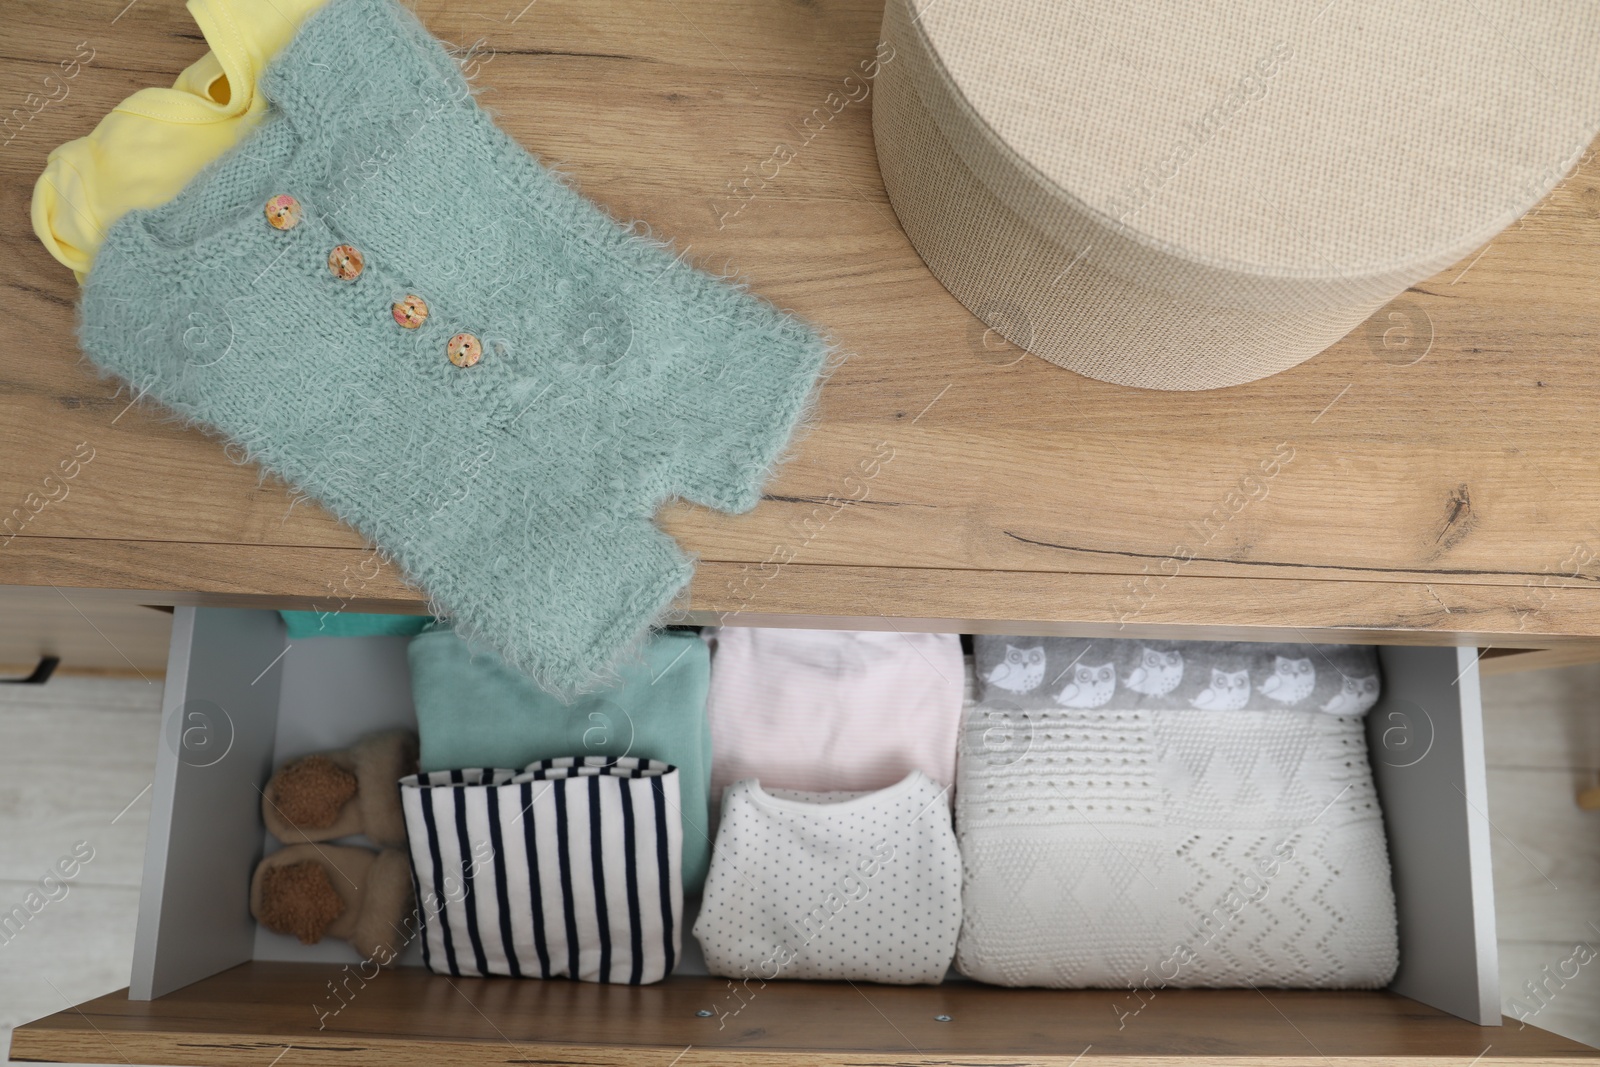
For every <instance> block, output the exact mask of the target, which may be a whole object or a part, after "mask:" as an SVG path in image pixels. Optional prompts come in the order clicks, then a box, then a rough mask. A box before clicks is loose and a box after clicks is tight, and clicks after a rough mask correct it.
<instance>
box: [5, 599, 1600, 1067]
mask: <svg viewBox="0 0 1600 1067" xmlns="http://www.w3.org/2000/svg"><path fill="white" fill-rule="evenodd" d="M1381 656H1382V660H1383V668H1384V677H1385V695H1384V698H1383V700H1382V702H1381V703H1380V704H1379V705H1378V706H1377V707H1376V708H1374V709H1373V710H1372V712H1371V713H1370V714H1369V718H1368V737H1369V743H1370V750H1371V756H1372V762H1373V769H1374V774H1375V778H1376V782H1377V786H1378V790H1379V793H1380V796H1381V799H1382V803H1383V808H1384V818H1385V824H1386V828H1387V831H1388V835H1389V845H1390V853H1391V859H1392V863H1393V867H1394V877H1395V890H1396V896H1397V903H1398V914H1399V921H1400V939H1401V967H1400V971H1399V973H1398V975H1397V977H1396V979H1395V981H1394V984H1393V986H1392V987H1391V990H1390V991H1389V992H1383V993H1357V992H1307V991H1292V992H1291V991H1281V990H1266V991H1260V990H1244V991H1238V990H1159V991H1158V992H1157V993H1156V994H1150V993H1148V992H1146V993H1144V994H1143V996H1142V997H1141V1000H1140V1002H1139V1004H1137V1005H1130V1004H1125V1003H1123V1001H1124V1000H1126V999H1128V998H1130V997H1132V996H1135V994H1133V993H1131V992H1129V991H1108V990H1082V991H1047V990H1006V989H997V988H993V987H988V986H983V985H980V984H978V983H972V982H965V981H951V982H946V983H945V984H944V985H942V986H938V987H909V988H900V987H884V986H876V985H853V984H850V983H844V984H833V983H803V982H787V983H786V982H772V983H766V984H762V983H760V982H759V980H755V979H752V980H751V981H749V982H746V983H743V984H736V983H731V982H728V981H726V980H724V979H720V978H709V977H705V976H704V974H705V972H704V970H703V965H702V964H701V963H700V961H699V958H698V951H697V950H696V948H695V946H694V944H693V941H692V938H687V937H686V938H685V949H686V959H685V962H684V965H683V966H682V967H680V970H679V973H678V974H677V975H675V976H674V977H673V978H672V979H669V980H668V981H667V982H665V983H662V984H661V985H658V986H650V987H643V988H628V987H602V986H590V985H584V984H579V983H567V982H543V983H542V982H537V981H524V982H516V981H509V980H474V979H456V980H450V979H445V978H440V977H435V976H433V975H430V974H427V973H426V972H424V971H421V970H420V969H412V968H401V969H400V970H398V971H395V972H391V973H383V974H379V975H377V976H376V977H374V976H372V975H371V973H370V972H368V973H367V974H365V975H363V974H362V973H361V971H360V970H359V968H358V967H357V966H356V965H357V964H358V963H359V958H358V956H357V954H356V953H355V951H354V950H353V949H351V948H350V947H349V946H347V945H346V944H345V943H344V942H339V941H331V942H325V943H323V944H320V945H315V946H305V945H301V944H299V943H298V942H296V941H294V940H292V939H290V938H285V937H280V936H278V935H275V934H272V933H269V932H267V931H265V930H262V929H260V928H258V927H257V926H256V924H255V923H254V922H253V921H252V920H251V918H250V915H249V913H248V910H247V908H246V906H245V902H246V899H247V886H248V882H249V878H250V874H251V871H252V870H253V869H254V865H255V863H256V862H257V860H258V859H259V857H260V855H261V854H262V851H263V849H264V848H266V847H269V843H268V840H267V838H266V836H265V831H264V829H263V828H262V826H261V822H260V817H259V808H260V793H259V787H260V786H261V785H263V784H264V783H265V782H266V779H267V777H268V775H269V774H270V772H271V769H272V767H273V766H275V765H276V764H277V763H279V762H281V761H282V760H284V759H288V758H292V757H294V756H296V755H300V754H302V753H305V752H310V751H315V750H318V749H322V748H329V747H337V746H340V745H343V744H345V743H348V742H349V741H350V740H351V739H352V738H353V737H355V736H357V735H359V734H362V733H364V732H367V731H369V730H374V729H379V728H382V727H385V726H389V725H407V724H410V723H412V722H414V712H413V711H412V707H411V700H410V692H409V685H408V676H407V670H406V660H405V639H404V638H361V639H341V640H323V641H297V642H289V641H287V640H286V638H285V635H284V631H283V627H282V625H281V624H280V623H279V621H278V619H277V617H276V615H275V614H274V613H272V612H262V611H247V610H232V609H211V608H201V609H189V608H180V609H178V612H177V615H176V618H175V620H174V627H173V642H172V652H171V659H170V661H169V664H168V673H167V692H166V699H165V710H164V715H165V728H164V730H163V740H162V746H161V750H160V752H159V753H158V762H157V775H156V786H155V797H154V800H155V806H154V808H153V811H152V816H151V831H150V839H149V846H148V852H147V857H146V868H145V883H144V890H143V896H142V898H141V910H140V919H139V930H138V937H137V943H136V952H135V960H134V968H133V975H132V980H131V985H130V989H129V991H128V994H127V995H126V996H124V995H123V994H113V995H111V996H109V997H104V998H101V999H100V1000H97V1001H94V1002H91V1003H90V1004H89V1005H84V1006H83V1010H82V1013H81V1014H79V1013H76V1012H64V1013H62V1014H61V1015H58V1016H52V1017H51V1018H49V1019H45V1020H41V1021H39V1022H38V1023H34V1024H31V1025H29V1026H27V1027H23V1028H21V1029H19V1030H18V1031H17V1032H16V1036H15V1038H14V1046H13V1047H14V1050H15V1051H14V1054H15V1055H17V1056H23V1057H27V1058H32V1059H40V1060H62V1059H66V1060H71V1059H89V1060H104V1059H107V1058H121V1057H126V1058H128V1059H129V1060H130V1061H131V1062H150V1063H157V1062H159V1063H232V1062H238V1063H241V1064H243V1063H249V1064H261V1063H266V1062H271V1061H272V1058H273V1056H275V1055H277V1054H278V1053H279V1052H281V1051H283V1050H284V1049H285V1048H287V1047H289V1046H291V1045H292V1046H293V1048H294V1051H293V1052H292V1053H290V1054H291V1055H293V1056H294V1058H295V1062H296V1063H309V1062H323V1061H326V1062H328V1063H339V1064H362V1063H368V1062H372V1063H379V1062H384V1063H393V1062H409V1061H410V1060H411V1058H415V1060H416V1062H419V1063H421V1062H423V1061H424V1059H426V1060H427V1061H428V1062H437V1061H438V1060H439V1059H440V1058H441V1057H442V1058H445V1059H447V1060H450V1061H455V1062H474V1063H476V1062H482V1063H490V1062H494V1063H506V1062H513V1061H517V1062H531V1061H541V1062H563V1063H634V1062H637V1063H659V1064H663V1065H665V1064H668V1063H672V1062H676V1061H674V1057H675V1056H679V1055H680V1054H681V1055H682V1057H683V1059H682V1062H683V1063H685V1064H688V1063H696V1062H705V1063H712V1062H715V1063H723V1062H726V1063H746V1062H770V1063H774V1064H777V1063H800V1062H805V1063H812V1062H816V1063H822V1062H841V1060H842V1059H848V1060H849V1061H850V1062H860V1063H912V1062H915V1063H924V1062H945V1061H946V1060H948V1059H949V1058H950V1057H958V1058H960V1060H961V1062H971V1063H989V1062H994V1063H1001V1062H1007V1063H1015V1062H1030V1063H1062V1064H1066V1063H1071V1062H1074V1061H1075V1057H1078V1056H1080V1055H1082V1057H1083V1059H1082V1062H1085V1063H1089V1062H1093V1061H1094V1060H1095V1059H1097V1058H1101V1057H1104V1058H1108V1059H1109V1058H1116V1059H1117V1061H1118V1063H1120V1064H1127V1063H1130V1062H1144V1061H1145V1060H1146V1059H1149V1060H1150V1061H1151V1062H1154V1061H1155V1060H1158V1059H1159V1060H1166V1059H1168V1058H1174V1057H1175V1058H1177V1059H1180V1060H1183V1061H1184V1062H1193V1063H1211V1062H1216V1063H1238V1062H1241V1061H1245V1060H1253V1059H1269V1058H1270V1059H1274V1060H1277V1061H1278V1062H1302V1061H1304V1062H1307V1063H1317V1062H1323V1058H1324V1057H1347V1058H1352V1059H1355V1060H1365V1061H1369V1062H1385V1063H1387V1062H1393V1061H1394V1060H1396V1059H1398V1058H1407V1059H1408V1060H1410V1059H1413V1058H1416V1059H1417V1062H1424V1061H1425V1062H1440V1063H1444V1062H1456V1063H1467V1062H1472V1061H1473V1060H1474V1058H1475V1057H1479V1056H1480V1055H1481V1056H1482V1057H1483V1060H1484V1062H1493V1061H1495V1060H1503V1061H1505V1062H1551V1061H1553V1060H1554V1059H1570V1058H1572V1057H1579V1058H1582V1057H1584V1056H1585V1055H1588V1056H1592V1057H1593V1058H1594V1059H1595V1060H1597V1061H1600V1051H1595V1050H1591V1049H1587V1048H1586V1047H1585V1046H1581V1045H1578V1044H1575V1043H1573V1042H1570V1041H1566V1040H1565V1039H1562V1038H1557V1037H1555V1036H1553V1035H1550V1034H1546V1033H1545V1032H1543V1031H1539V1030H1536V1029H1533V1028H1527V1029H1523V1030H1519V1029H1516V1028H1499V1029H1483V1027H1484V1026H1493V1027H1498V1026H1499V1023H1500V1021H1501V1017H1500V1009H1499V1003H1500V994H1499V988H1498V973H1497V960H1496V951H1495V930H1494V911H1493V899H1492V885H1491V881H1490V868H1489V851H1488V849H1489V826H1488V823H1487V820H1486V818H1485V816H1484V812H1485V811H1486V810H1487V799H1486V786H1485V773H1484V754H1483V737H1482V722H1481V707H1480V701H1479V694H1478V673H1477V668H1476V664H1475V656H1476V650H1475V649H1470V648H1461V649H1456V648H1423V647H1386V648H1383V649H1382V650H1381ZM692 906H693V902H692V901H690V902H686V914H685V926H686V927H687V926H688V925H690V924H691V923H692V910H691V909H692ZM403 959H406V960H408V961H409V962H420V957H419V956H418V955H417V951H416V946H415V945H413V946H412V948H411V949H410V950H409V951H408V956H407V957H403ZM1145 998H1148V999H1145ZM1130 1007H1138V1009H1139V1010H1138V1011H1137V1012H1134V1013H1131V1014H1130ZM701 1011H705V1012H708V1013H709V1014H707V1015H704V1016H702V1015H700V1014H698V1013H699V1012H701ZM941 1016H949V1021H942V1020H941V1019H940V1017H941ZM86 1023H89V1024H92V1025H86ZM107 1041H112V1042H117V1044H118V1047H119V1049H120V1055H119V1056H118V1057H109V1053H108V1050H107V1049H106V1042H107ZM508 1045H509V1046H510V1047H508ZM1486 1049H1487V1051H1485V1050H1486ZM1130 1057H1132V1059H1130Z"/></svg>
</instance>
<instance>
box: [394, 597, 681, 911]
mask: <svg viewBox="0 0 1600 1067" xmlns="http://www.w3.org/2000/svg"><path fill="white" fill-rule="evenodd" d="M409 655H410V659H411V697H412V701H413V702H414V703H415V704H416V707H417V735H418V737H419V738H420V740H421V742H422V756H421V764H422V770H423V771H424V772H427V771H446V770H455V769H457V768H462V767H513V768H521V767H525V766H527V765H528V764H530V763H533V762H534V761H536V760H543V759H555V758H557V757H560V756H638V757H642V758H646V759H654V760H662V761H665V762H667V763H670V764H672V765H673V766H675V767H677V768H678V777H679V797H680V800H681V803H682V804H683V883H684V886H683V888H684V891H685V892H697V891H698V890H699V889H700V885H701V883H702V882H703V881H704V880H705V876H706V867H707V866H708V865H709V864H710V862H711V837H710V830H709V826H708V824H709V819H710V814H711V808H710V802H709V799H708V796H709V793H710V790H711V730H710V727H709V725H708V724H707V721H706V692H707V690H708V688H709V686H710V682H711V656H710V653H709V652H708V651H707V649H706V645H705V642H704V641H701V640H700V636H699V635H698V634H696V633H693V632H691V631H687V630H664V631H662V632H660V633H657V634H654V635H652V636H651V637H650V639H649V640H648V641H646V642H645V643H644V644H643V645H641V646H640V648H639V651H638V654H637V655H630V656H628V657H626V658H625V659H624V660H623V661H622V662H621V663H619V664H618V665H617V668H616V670H617V682H616V684H615V685H613V686H611V687H609V688H607V689H602V690H597V691H595V692H592V693H586V694H584V695H582V696H580V697H578V698H577V699H575V700H573V701H572V702H570V703H564V702H563V701H562V700H561V698H560V697H557V696H554V695H552V694H551V693H549V692H546V691H545V690H543V689H540V688H539V687H538V686H537V685H535V684H534V682H533V680H532V679H530V678H529V677H528V676H527V675H525V674H522V673H520V672H519V671H517V670H515V669H513V668H512V667H510V666H508V665H507V664H506V662H505V661H504V660H503V659H501V658H500V657H499V656H498V655H496V654H495V653H494V652H493V651H492V650H491V649H489V648H488V647H486V646H485V645H483V644H481V643H479V642H469V641H467V640H466V639H464V638H462V637H461V636H460V635H458V634H457V633H456V632H455V631H454V630H452V629H450V628H449V627H448V626H444V625H441V626H438V627H435V628H434V629H431V630H427V631H425V632H423V633H421V634H418V635H417V636H416V637H414V638H412V639H411V648H410V653H409Z"/></svg>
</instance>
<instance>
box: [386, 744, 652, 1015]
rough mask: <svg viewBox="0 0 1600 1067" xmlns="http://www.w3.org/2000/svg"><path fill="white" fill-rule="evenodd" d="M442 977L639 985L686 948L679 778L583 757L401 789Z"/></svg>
mask: <svg viewBox="0 0 1600 1067" xmlns="http://www.w3.org/2000/svg"><path fill="white" fill-rule="evenodd" d="M400 797H401V803H402V806H403V807H404V810H405V822H406V832H407V835H408V837H409V839H410V847H411V869H412V872H413V875H414V877H415V879H416V885H417V897H418V900H419V901H421V904H422V907H421V911H422V916H423V927H424V937H423V943H422V945H423V960H424V962H425V963H426V964H427V965H428V967H429V968H430V969H431V970H433V971H434V972H436V973H438V974H451V975H463V974H465V975H473V976H484V975H503V976H507V977H511V978H576V979H580V980H582V981H586V982H619V983H627V984H630V985H639V984H642V983H646V982H658V981H660V980H661V979H663V978H665V977H666V976H667V975H669V974H671V973H672V968H673V966H674V965H675V964H676V963H677V960H678V956H679V948H680V945H681V943H682V936H683V935H682V915H683V889H682V876H681V872H680V869H679V868H680V864H681V862H682V846H683V827H682V823H681V822H680V820H679V819H678V818H677V817H676V815H675V812H676V810H677V808H678V805H679V797H678V771H677V768H675V767H671V766H668V765H667V764H665V763H659V762H656V761H654V760H647V759H645V760H641V759H634V758H631V757H623V758H608V757H603V756H588V757H578V758H564V759H550V760H542V761H540V762H538V763H535V764H532V765H530V766H529V767H527V768H526V769H525V770H523V771H521V772H518V771H514V770H500V769H493V768H485V769H482V770H453V771H435V772H433V773H431V774H426V773H425V774H419V775H411V776H409V777H406V778H403V779H401V781H400Z"/></svg>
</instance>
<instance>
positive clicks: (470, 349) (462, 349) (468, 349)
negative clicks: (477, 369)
mask: <svg viewBox="0 0 1600 1067" xmlns="http://www.w3.org/2000/svg"><path fill="white" fill-rule="evenodd" d="M445 353H446V354H447V355H448V356H449V357H450V362H451V363H454V364H455V365H456V366H458V367H470V366H472V365H473V364H475V363H477V362H478V360H480V359H482V358H483V345H482V343H481V342H479V340H478V339H477V338H476V337H474V336H473V335H472V334H470V333H458V334H456V335H455V336H454V337H452V338H450V343H449V344H448V345H446V346H445Z"/></svg>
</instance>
